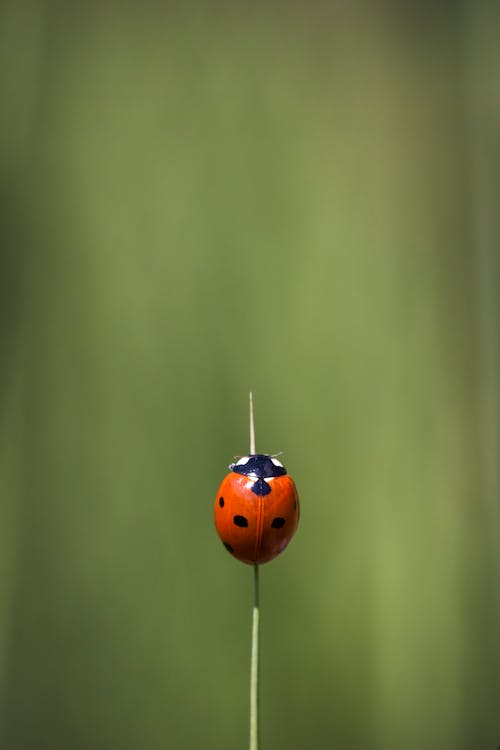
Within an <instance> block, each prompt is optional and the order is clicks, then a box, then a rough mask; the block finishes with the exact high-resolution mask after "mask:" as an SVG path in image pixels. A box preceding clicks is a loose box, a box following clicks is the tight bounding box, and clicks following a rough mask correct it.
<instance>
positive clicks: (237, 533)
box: [214, 471, 300, 565]
mask: <svg viewBox="0 0 500 750" xmlns="http://www.w3.org/2000/svg"><path fill="white" fill-rule="evenodd" d="M265 481H266V483H267V485H269V487H270V490H269V489H267V494H256V492H255V478H252V477H250V476H247V475H244V474H237V473H236V472H234V471H231V472H230V473H229V474H227V475H226V476H225V477H224V479H223V480H222V484H221V485H220V487H219V491H218V492H217V497H216V498H215V508H214V517H215V526H216V529H217V532H218V534H219V536H220V538H221V540H222V542H223V544H224V546H225V547H226V549H227V550H228V551H229V552H230V553H231V554H232V555H233V556H234V557H236V558H237V559H238V560H241V561H242V562H245V563H248V564H249V565H254V564H256V563H258V564H262V563H266V562H269V561H270V560H272V559H273V558H275V557H276V556H277V555H279V554H280V552H283V550H284V549H285V547H286V546H287V544H288V543H289V541H290V540H291V538H292V537H293V535H294V534H295V531H296V530H297V525H298V523H299V516H300V506H299V496H298V494H297V489H296V487H295V483H294V481H293V479H292V478H291V477H290V476H288V474H285V475H283V476H276V477H270V478H266V480H265ZM252 488H254V489H252Z"/></svg>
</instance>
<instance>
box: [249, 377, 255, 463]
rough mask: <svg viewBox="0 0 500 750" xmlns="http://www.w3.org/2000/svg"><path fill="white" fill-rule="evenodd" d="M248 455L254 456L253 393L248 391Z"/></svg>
mask: <svg viewBox="0 0 500 750" xmlns="http://www.w3.org/2000/svg"><path fill="white" fill-rule="evenodd" d="M250 455H251V456H255V425H254V421H253V393H252V391H250Z"/></svg>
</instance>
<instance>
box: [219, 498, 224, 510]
mask: <svg viewBox="0 0 500 750" xmlns="http://www.w3.org/2000/svg"><path fill="white" fill-rule="evenodd" d="M219 505H220V507H221V508H223V507H224V498H223V497H219Z"/></svg>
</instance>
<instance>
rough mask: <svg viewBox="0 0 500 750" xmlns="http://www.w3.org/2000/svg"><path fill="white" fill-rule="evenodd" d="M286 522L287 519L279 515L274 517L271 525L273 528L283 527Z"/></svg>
mask: <svg viewBox="0 0 500 750" xmlns="http://www.w3.org/2000/svg"><path fill="white" fill-rule="evenodd" d="M285 523H286V521H285V519H284V518H280V517H279V516H278V517H277V518H273V522H272V524H271V526H272V527H273V529H281V528H282V527H283V526H284V525H285Z"/></svg>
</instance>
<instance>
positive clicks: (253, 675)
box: [250, 391, 259, 750]
mask: <svg viewBox="0 0 500 750" xmlns="http://www.w3.org/2000/svg"><path fill="white" fill-rule="evenodd" d="M250 455H255V424H254V419H253V395H252V392H251V391H250ZM250 750H259V566H258V565H257V563H255V565H254V566H253V610H252V651H251V659H250Z"/></svg>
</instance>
